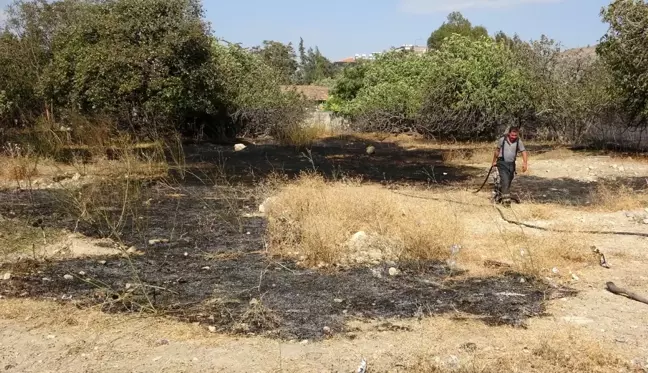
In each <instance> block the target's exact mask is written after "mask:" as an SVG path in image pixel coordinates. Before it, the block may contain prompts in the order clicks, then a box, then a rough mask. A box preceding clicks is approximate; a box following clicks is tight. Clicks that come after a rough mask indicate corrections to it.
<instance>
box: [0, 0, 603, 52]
mask: <svg viewBox="0 0 648 373" xmlns="http://www.w3.org/2000/svg"><path fill="white" fill-rule="evenodd" d="M609 2H610V0H373V1H372V0H326V1H313V0H203V4H204V7H205V10H206V14H207V18H208V20H209V21H210V22H211V24H212V28H213V30H214V33H215V34H216V35H217V36H219V37H222V38H224V39H226V40H228V41H231V42H241V43H243V45H245V46H252V45H258V44H260V43H261V42H262V41H263V40H264V39H267V40H276V41H281V42H285V43H287V42H291V41H292V42H293V43H294V44H295V45H296V44H297V43H298V42H299V37H300V36H301V37H303V38H304V40H305V42H306V45H307V46H315V45H317V46H319V48H320V50H321V51H322V53H324V54H325V55H326V56H328V57H329V58H331V59H333V60H337V59H341V58H344V57H349V56H352V55H354V54H355V53H371V52H379V51H382V50H385V49H387V48H389V47H391V46H398V45H402V44H425V42H426V40H427V37H428V36H429V35H430V33H431V32H432V31H433V30H435V29H436V28H437V27H439V26H440V25H441V24H442V23H443V21H444V20H445V17H446V16H447V14H448V13H449V12H450V11H452V10H460V11H461V12H462V13H463V14H464V15H465V16H466V17H467V18H468V19H470V21H471V22H473V24H480V25H483V26H486V28H488V30H489V32H491V33H494V32H496V31H498V30H503V31H504V32H506V33H508V34H513V33H516V32H517V33H518V34H519V35H520V36H521V37H522V38H523V39H525V40H529V39H538V38H539V37H540V35H542V34H543V33H544V34H546V35H547V36H549V37H551V38H554V39H556V40H559V41H560V42H561V43H563V45H564V46H565V47H567V48H572V47H581V46H587V45H588V44H595V43H596V42H597V41H598V40H599V39H600V37H601V36H602V35H603V33H604V32H605V31H606V25H605V24H603V23H602V22H601V20H600V16H599V13H600V10H601V7H603V6H606V5H608V4H609ZM8 3H9V0H0V8H2V9H4V7H5V6H6V4H8ZM1 18H2V15H1V14H0V19H1Z"/></svg>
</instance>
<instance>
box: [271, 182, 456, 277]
mask: <svg viewBox="0 0 648 373" xmlns="http://www.w3.org/2000/svg"><path fill="white" fill-rule="evenodd" d="M357 232H365V233H366V235H367V236H366V238H365V239H364V240H361V241H360V242H358V244H357V245H354V244H350V243H349V240H350V239H351V237H352V236H353V235H354V234H355V233H357ZM267 234H268V240H269V244H270V247H271V250H272V252H273V253H275V254H281V255H290V256H297V257H302V260H304V261H306V262H307V263H309V264H311V265H314V264H319V263H324V264H334V263H340V262H348V261H357V259H354V256H355V255H364V254H367V253H368V252H373V253H375V254H373V255H374V258H383V259H388V258H390V259H444V258H446V257H447V256H448V254H449V252H450V247H451V246H452V245H453V244H460V243H461V242H460V240H461V239H462V238H463V234H462V225H461V221H460V219H458V217H457V216H456V214H455V213H454V211H453V209H452V206H451V205H450V204H447V203H446V204H444V203H439V204H437V205H435V207H434V209H433V210H430V209H422V208H421V206H420V203H419V202H418V201H415V200H412V199H408V198H406V197H402V196H399V195H396V194H394V193H391V192H390V191H389V190H386V189H384V188H382V187H380V186H374V185H361V184H359V183H357V182H353V181H351V182H326V181H324V179H323V178H322V177H320V176H317V175H312V174H310V175H303V176H302V177H300V178H299V179H298V180H297V181H296V182H295V183H292V184H289V185H287V186H286V187H285V188H283V189H282V190H281V192H280V193H279V194H278V195H277V196H276V197H274V199H273V201H272V203H271V205H270V209H269V212H268V233H267Z"/></svg>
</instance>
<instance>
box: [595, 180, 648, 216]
mask: <svg viewBox="0 0 648 373" xmlns="http://www.w3.org/2000/svg"><path fill="white" fill-rule="evenodd" d="M590 199H591V201H592V204H591V207H592V208H594V209H595V210H599V211H611V212H613V211H622V210H635V209H640V208H644V207H646V206H648V194H646V193H640V192H636V191H634V190H633V189H632V188H630V187H628V186H626V185H616V186H610V185H605V184H600V185H598V187H597V188H596V189H595V190H594V191H593V192H592V194H591V196H590Z"/></svg>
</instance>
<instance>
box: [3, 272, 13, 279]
mask: <svg viewBox="0 0 648 373" xmlns="http://www.w3.org/2000/svg"><path fill="white" fill-rule="evenodd" d="M2 279H3V280H4V281H8V280H11V272H7V273H5V274H4V275H2Z"/></svg>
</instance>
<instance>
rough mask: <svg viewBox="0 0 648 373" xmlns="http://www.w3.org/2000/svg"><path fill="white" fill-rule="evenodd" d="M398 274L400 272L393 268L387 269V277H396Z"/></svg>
mask: <svg viewBox="0 0 648 373" xmlns="http://www.w3.org/2000/svg"><path fill="white" fill-rule="evenodd" d="M399 273H400V271H399V270H398V269H396V268H394V267H391V268H389V275H390V276H396V275H398V274H399Z"/></svg>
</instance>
